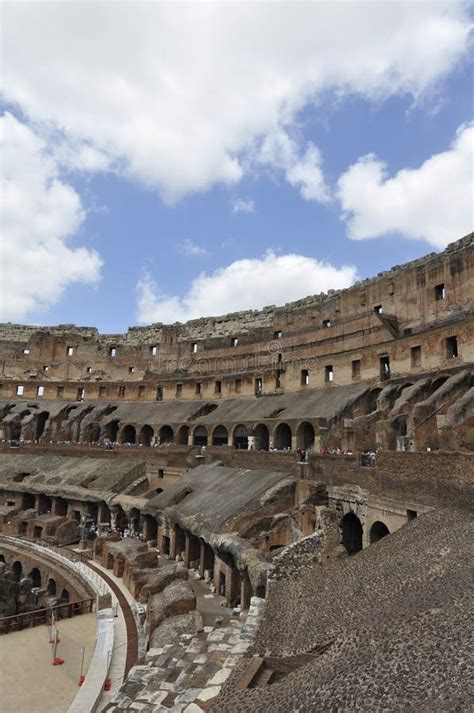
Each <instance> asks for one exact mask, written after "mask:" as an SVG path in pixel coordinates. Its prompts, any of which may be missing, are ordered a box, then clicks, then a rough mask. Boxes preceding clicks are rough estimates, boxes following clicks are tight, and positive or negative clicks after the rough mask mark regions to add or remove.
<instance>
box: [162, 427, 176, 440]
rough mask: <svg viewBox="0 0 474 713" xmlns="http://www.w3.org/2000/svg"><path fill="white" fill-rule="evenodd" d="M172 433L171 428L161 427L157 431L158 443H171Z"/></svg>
mask: <svg viewBox="0 0 474 713" xmlns="http://www.w3.org/2000/svg"><path fill="white" fill-rule="evenodd" d="M173 436H174V432H173V429H172V428H171V426H162V427H161V428H160V430H159V431H158V437H159V439H160V443H171V442H172V440H173Z"/></svg>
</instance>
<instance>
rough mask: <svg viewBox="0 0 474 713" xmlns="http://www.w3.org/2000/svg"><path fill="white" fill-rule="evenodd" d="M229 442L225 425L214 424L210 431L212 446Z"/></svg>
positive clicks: (224, 444)
mask: <svg viewBox="0 0 474 713" xmlns="http://www.w3.org/2000/svg"><path fill="white" fill-rule="evenodd" d="M228 443H229V434H228V432H227V428H226V427H225V426H216V427H215V429H214V431H213V433H212V445H213V446H226V445H227V444H228Z"/></svg>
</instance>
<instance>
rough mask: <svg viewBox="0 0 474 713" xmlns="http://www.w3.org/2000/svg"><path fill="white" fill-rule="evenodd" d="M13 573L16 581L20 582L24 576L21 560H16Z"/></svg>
mask: <svg viewBox="0 0 474 713" xmlns="http://www.w3.org/2000/svg"><path fill="white" fill-rule="evenodd" d="M12 572H13V574H14V576H15V579H16V581H17V582H19V581H20V579H21V577H22V574H23V565H22V564H21V562H20V560H16V561H15V562H14V563H13V564H12Z"/></svg>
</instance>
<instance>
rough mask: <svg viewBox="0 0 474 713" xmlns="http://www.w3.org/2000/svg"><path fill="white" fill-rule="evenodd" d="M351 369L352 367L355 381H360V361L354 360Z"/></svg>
mask: <svg viewBox="0 0 474 713" xmlns="http://www.w3.org/2000/svg"><path fill="white" fill-rule="evenodd" d="M351 367H352V378H353V379H354V380H355V379H360V359H354V361H353V362H351Z"/></svg>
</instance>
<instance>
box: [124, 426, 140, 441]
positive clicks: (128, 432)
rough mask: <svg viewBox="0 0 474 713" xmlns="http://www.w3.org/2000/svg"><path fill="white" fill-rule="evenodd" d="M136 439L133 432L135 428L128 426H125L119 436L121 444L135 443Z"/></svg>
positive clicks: (135, 433) (135, 434)
mask: <svg viewBox="0 0 474 713" xmlns="http://www.w3.org/2000/svg"><path fill="white" fill-rule="evenodd" d="M136 438H137V432H136V430H135V427H134V426H131V425H130V424H129V425H128V426H125V427H124V429H123V431H122V436H121V441H122V443H135V440H136Z"/></svg>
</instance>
